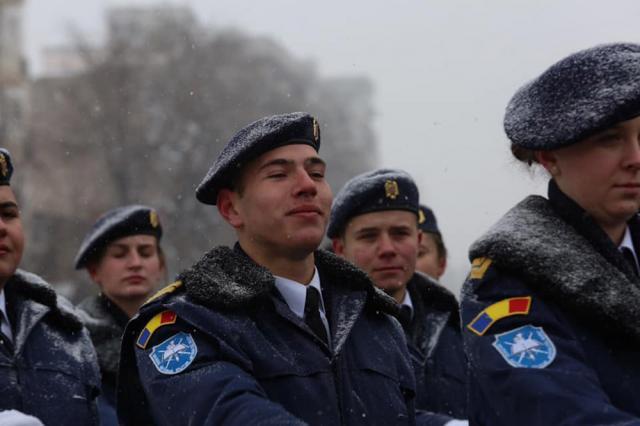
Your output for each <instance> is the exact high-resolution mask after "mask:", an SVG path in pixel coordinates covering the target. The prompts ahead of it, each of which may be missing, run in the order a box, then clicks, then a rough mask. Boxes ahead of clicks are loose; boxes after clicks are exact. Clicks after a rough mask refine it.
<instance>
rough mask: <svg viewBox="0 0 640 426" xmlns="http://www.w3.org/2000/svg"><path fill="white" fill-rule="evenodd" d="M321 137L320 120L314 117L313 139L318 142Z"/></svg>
mask: <svg viewBox="0 0 640 426" xmlns="http://www.w3.org/2000/svg"><path fill="white" fill-rule="evenodd" d="M319 138H320V125H319V124H318V121H317V120H316V119H315V118H314V119H313V141H314V142H318V139H319Z"/></svg>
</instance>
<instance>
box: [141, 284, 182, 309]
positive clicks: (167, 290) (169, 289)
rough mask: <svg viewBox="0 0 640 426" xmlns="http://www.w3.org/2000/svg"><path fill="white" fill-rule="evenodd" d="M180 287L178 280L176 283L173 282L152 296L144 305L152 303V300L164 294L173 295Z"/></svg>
mask: <svg viewBox="0 0 640 426" xmlns="http://www.w3.org/2000/svg"><path fill="white" fill-rule="evenodd" d="M180 287H182V281H179V280H178V281H174V282H172V283H171V284H169V285H168V286H166V287H164V288H162V289H160V290H159V291H158V292H157V293H156V294H154V295H153V296H151V297H150V298H149V299H147V301H146V302H144V304H145V305H146V304H147V303H150V302H153V301H154V300H156V299H158V298H160V297H162V296H164V295H165V294H169V293H173V292H174V291H176V290H177V289H178V288H180Z"/></svg>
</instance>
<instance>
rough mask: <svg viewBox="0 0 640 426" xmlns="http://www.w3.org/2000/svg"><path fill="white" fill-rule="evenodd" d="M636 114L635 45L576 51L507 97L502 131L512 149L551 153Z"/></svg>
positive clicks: (638, 49) (638, 62) (639, 58)
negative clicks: (508, 100)
mask: <svg viewBox="0 0 640 426" xmlns="http://www.w3.org/2000/svg"><path fill="white" fill-rule="evenodd" d="M637 115H640V45H637V44H631V43H615V44H605V45H600V46H596V47H593V48H590V49H586V50H582V51H579V52H576V53H574V54H572V55H569V56H568V57H566V58H564V59H562V60H561V61H559V62H557V63H556V64H554V65H552V66H551V67H550V68H549V69H547V70H546V71H545V72H544V73H542V75H540V76H539V77H538V78H536V79H535V80H533V81H531V82H529V83H528V84H526V85H525V86H523V87H522V88H520V90H518V91H517V92H516V94H515V95H514V96H513V98H512V99H511V101H510V102H509V105H508V106H507V110H506V114H505V117H504V129H505V132H506V133H507V136H508V137H509V139H510V140H511V142H513V144H514V145H516V146H520V147H522V148H527V149H534V150H552V149H556V148H561V147H563V146H568V145H571V144H573V143H575V142H578V141H580V140H582V139H584V138H586V137H588V136H591V135H593V134H595V133H597V132H599V131H601V130H604V129H606V128H608V127H611V126H612V125H614V124H616V123H619V122H621V121H625V120H629V119H631V118H633V117H635V116H637Z"/></svg>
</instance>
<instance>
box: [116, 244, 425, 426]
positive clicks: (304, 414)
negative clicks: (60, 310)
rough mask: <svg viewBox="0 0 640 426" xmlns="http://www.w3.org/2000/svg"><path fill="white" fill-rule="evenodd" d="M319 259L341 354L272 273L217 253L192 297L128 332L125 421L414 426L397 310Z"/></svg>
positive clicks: (358, 276) (174, 296) (192, 283)
mask: <svg viewBox="0 0 640 426" xmlns="http://www.w3.org/2000/svg"><path fill="white" fill-rule="evenodd" d="M315 259H316V266H317V268H318V271H319V273H320V279H321V283H322V289H323V298H324V300H325V304H326V308H327V311H328V319H329V323H330V328H331V340H332V342H331V344H332V348H331V349H330V348H329V347H327V346H326V345H325V344H324V343H323V342H322V341H321V340H319V339H318V338H316V337H315V335H314V334H313V333H312V332H311V330H310V329H309V328H308V327H307V326H306V324H305V323H304V322H303V321H302V320H301V319H300V318H298V317H297V316H296V315H295V314H294V313H293V312H292V311H291V310H290V309H289V307H288V306H287V304H286V303H285V301H284V299H283V298H282V297H281V296H280V295H279V293H278V292H277V290H276V288H275V286H274V278H273V276H272V275H271V274H270V273H269V271H267V270H266V269H264V268H262V267H259V266H258V265H256V264H255V263H254V262H253V261H252V260H251V259H249V258H248V256H246V254H244V253H243V252H242V251H241V250H240V249H239V247H238V246H237V247H236V249H235V250H231V249H229V248H225V247H219V248H216V249H214V250H212V251H211V252H209V253H208V254H206V255H205V257H204V258H203V259H201V260H200V261H199V262H198V263H197V264H196V265H195V266H194V267H193V268H192V269H191V270H189V271H187V272H186V273H183V274H182V275H181V276H180V277H179V279H180V282H182V283H183V285H182V286H179V287H178V288H176V289H175V291H173V292H170V293H169V292H167V293H165V294H164V295H161V296H159V297H158V298H156V299H155V300H153V301H151V302H150V303H148V304H146V305H145V306H143V308H142V309H141V311H140V313H139V315H138V316H137V317H134V319H133V320H132V321H131V322H130V323H129V325H128V326H127V330H126V332H125V337H124V341H123V347H122V355H121V361H120V366H121V369H120V375H119V384H118V414H119V415H120V419H121V421H122V422H124V424H127V425H143V424H149V423H150V422H151V421H153V422H155V423H156V424H159V425H178V424H190V425H197V424H208V425H222V424H224V425H252V424H273V425H276V424H277V425H286V424H288V425H292V424H295V425H298V424H300V425H301V424H324V425H339V424H349V425H358V424H362V425H365V424H366V425H375V424H379V425H392V424H413V423H414V416H415V415H414V396H415V383H414V378H413V372H412V367H411V362H410V358H409V355H408V352H407V346H406V341H405V338H404V333H403V332H402V330H401V328H400V325H399V323H398V322H397V321H396V320H395V319H393V318H392V317H390V316H389V315H388V314H387V312H394V311H395V310H396V309H397V307H396V305H395V302H394V301H393V300H392V299H390V298H389V297H388V296H386V295H384V294H382V293H381V292H379V291H378V290H376V289H374V287H373V286H372V285H371V283H370V281H369V280H368V278H367V277H366V275H365V274H364V273H362V272H361V271H359V270H357V269H356V268H355V267H353V266H352V265H350V264H349V263H347V262H344V261H343V260H341V259H338V258H337V257H335V256H334V255H332V254H330V253H327V252H323V251H319V252H316V253H315ZM174 288H175V286H174ZM166 310H169V311H172V312H175V313H176V319H175V323H173V324H170V325H164V326H161V327H159V328H157V329H155V331H154V332H153V333H152V335H151V337H150V338H149V339H148V343H147V344H146V345H145V348H144V349H143V348H141V347H140V346H138V344H137V343H140V336H141V333H143V339H142V340H143V341H144V339H146V337H145V336H148V335H149V334H148V333H146V332H145V331H144V329H145V326H147V328H149V326H148V324H149V321H150V320H151V319H152V318H154V316H155V315H156V314H158V313H159V312H163V311H166ZM152 325H153V322H152ZM154 347H155V349H154ZM154 351H155V352H154ZM180 351H182V352H181V354H180V353H178V352H180ZM176 353H178V355H177V358H175V359H176V361H175V362H174V363H173V364H172V363H171V361H170V358H171V357H172V356H173V355H174V354H176ZM154 356H155V358H154ZM180 356H182V357H183V358H179V357H180ZM191 357H193V358H191ZM165 359H166V360H167V363H166V364H163V362H165V361H164V360H165ZM154 360H155V362H154ZM185 360H186V361H185Z"/></svg>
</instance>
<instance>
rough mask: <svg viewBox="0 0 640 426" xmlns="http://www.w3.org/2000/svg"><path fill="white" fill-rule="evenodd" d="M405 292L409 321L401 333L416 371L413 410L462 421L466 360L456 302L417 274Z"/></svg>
mask: <svg viewBox="0 0 640 426" xmlns="http://www.w3.org/2000/svg"><path fill="white" fill-rule="evenodd" d="M407 290H408V291H409V295H410V296H411V301H412V303H413V318H412V320H411V323H410V324H409V325H408V327H405V331H406V332H407V340H408V341H409V346H410V351H411V355H412V358H413V360H414V363H415V367H416V389H417V395H416V407H418V408H419V409H423V410H428V411H431V412H434V413H442V414H446V415H447V416H450V417H453V418H457V419H466V418H467V409H466V408H467V386H466V383H467V360H466V356H465V355H464V350H463V348H462V335H461V333H460V313H459V311H458V302H457V301H456V298H455V297H454V296H453V294H451V293H450V292H449V291H448V290H447V289H445V288H444V287H442V286H441V285H439V284H438V283H436V282H435V281H433V280H432V279H431V278H429V277H427V276H426V275H424V274H421V273H419V272H416V273H415V274H414V276H413V278H412V279H411V281H409V283H408V284H407ZM443 423H444V422H443Z"/></svg>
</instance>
